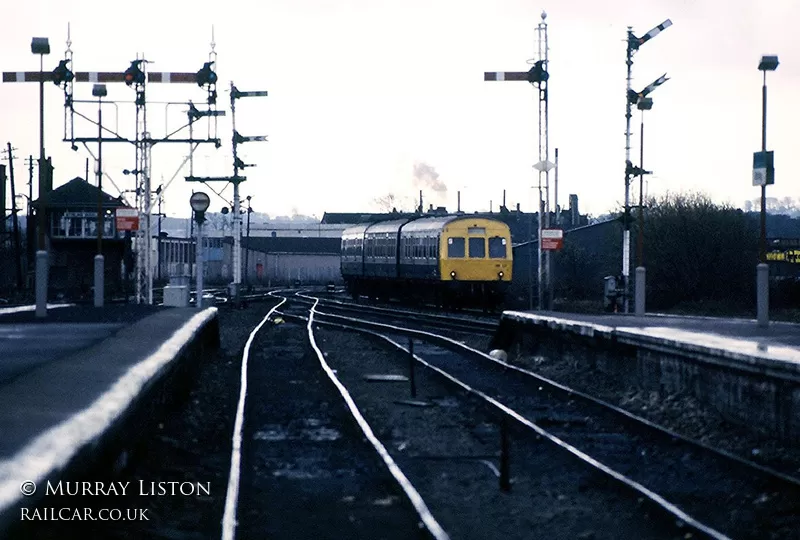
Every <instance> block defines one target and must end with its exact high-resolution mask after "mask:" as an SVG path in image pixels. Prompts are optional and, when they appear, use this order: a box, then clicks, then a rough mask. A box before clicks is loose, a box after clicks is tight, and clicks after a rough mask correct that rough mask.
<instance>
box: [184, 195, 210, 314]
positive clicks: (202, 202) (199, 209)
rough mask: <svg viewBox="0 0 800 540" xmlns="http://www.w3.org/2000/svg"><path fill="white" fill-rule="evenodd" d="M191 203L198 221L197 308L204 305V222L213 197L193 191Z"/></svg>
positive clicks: (196, 255) (196, 262)
mask: <svg viewBox="0 0 800 540" xmlns="http://www.w3.org/2000/svg"><path fill="white" fill-rule="evenodd" d="M189 204H190V205H191V207H192V210H194V219H195V221H197V244H196V245H195V249H194V254H195V266H197V269H196V271H195V275H196V276H197V293H196V297H197V309H201V308H202V307H203V222H204V221H205V220H206V218H205V213H206V210H208V205H209V204H211V199H210V198H209V196H208V195H207V194H206V193H203V192H202V191H196V192H194V193H192V196H191V197H190V198H189Z"/></svg>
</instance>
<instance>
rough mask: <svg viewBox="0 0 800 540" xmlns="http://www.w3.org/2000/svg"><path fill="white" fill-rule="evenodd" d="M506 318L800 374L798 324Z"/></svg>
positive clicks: (545, 314)
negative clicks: (776, 365) (771, 364)
mask: <svg viewBox="0 0 800 540" xmlns="http://www.w3.org/2000/svg"><path fill="white" fill-rule="evenodd" d="M503 317H508V318H514V319H529V320H531V322H534V321H538V322H539V323H540V324H547V325H548V326H555V327H561V328H565V329H566V328H569V327H571V328H573V329H578V330H580V329H584V328H585V329H587V330H594V331H600V332H614V333H616V334H617V335H619V336H631V337H632V336H640V337H642V338H647V339H650V340H652V341H661V342H663V343H664V344H665V345H676V346H693V347H697V348H698V349H699V348H702V349H707V350H711V351H713V350H717V351H720V352H722V353H724V354H725V356H728V357H731V356H736V357H742V358H745V357H747V358H753V359H755V358H760V359H769V360H774V361H780V362H785V363H788V364H792V365H794V366H795V367H796V368H797V371H798V373H800V324H795V323H787V322H778V321H773V322H770V323H769V325H768V326H767V327H760V326H758V325H757V323H756V321H755V320H754V319H734V318H720V317H696V316H680V315H655V314H654V315H645V316H641V317H639V316H635V315H625V314H607V315H605V314H597V315H594V314H582V313H565V312H556V311H506V312H504V313H503Z"/></svg>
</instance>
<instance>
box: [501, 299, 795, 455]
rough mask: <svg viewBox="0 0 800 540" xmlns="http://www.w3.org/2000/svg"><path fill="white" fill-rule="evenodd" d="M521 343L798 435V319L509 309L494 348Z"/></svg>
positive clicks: (767, 429) (777, 432) (756, 425)
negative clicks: (766, 323) (760, 323)
mask: <svg viewBox="0 0 800 540" xmlns="http://www.w3.org/2000/svg"><path fill="white" fill-rule="evenodd" d="M515 343H517V344H522V346H523V347H525V348H526V349H528V350H536V351H539V352H538V353H539V354H557V355H562V356H568V357H570V358H571V359H574V361H575V364H576V366H579V367H585V368H590V369H599V370H601V371H604V372H607V373H609V374H612V375H613V376H615V377H620V378H623V379H625V380H627V381H628V382H629V383H630V384H633V385H636V386H639V387H641V388H646V389H652V390H656V391H659V392H666V393H678V392H685V393H689V394H692V395H694V396H695V397H697V398H699V399H701V400H703V401H706V402H707V403H709V404H711V405H712V406H714V407H716V408H717V409H718V410H719V411H720V412H721V413H722V414H723V415H724V416H726V417H727V418H729V419H730V420H732V421H735V422H737V423H740V424H742V425H745V426H748V427H751V428H753V429H758V430H759V431H762V432H764V433H767V434H769V435H772V436H776V437H779V438H790V439H797V440H800V325H798V324H793V323H785V322H772V323H770V324H769V326H767V327H760V326H758V325H757V323H756V321H755V320H748V319H732V318H731V319H727V318H714V317H693V316H675V315H645V316H635V315H620V314H607V315H605V314H598V315H591V314H573V313H562V312H548V311H535V312H524V311H505V312H503V315H502V318H501V321H500V326H499V328H498V331H497V333H496V335H495V338H494V340H493V343H492V348H496V349H503V350H506V351H511V350H512V347H513V346H514V344H515Z"/></svg>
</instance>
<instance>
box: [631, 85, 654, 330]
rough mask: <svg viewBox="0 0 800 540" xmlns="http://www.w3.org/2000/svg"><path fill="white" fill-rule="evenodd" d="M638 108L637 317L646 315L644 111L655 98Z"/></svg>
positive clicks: (637, 104) (640, 100) (643, 99)
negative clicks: (640, 112) (639, 116)
mask: <svg viewBox="0 0 800 540" xmlns="http://www.w3.org/2000/svg"><path fill="white" fill-rule="evenodd" d="M636 108H637V109H639V110H640V111H642V114H641V123H640V125H639V128H640V132H639V133H640V134H639V168H640V169H641V170H640V172H639V226H638V227H637V229H638V230H637V231H636V263H637V266H636V280H635V285H634V287H635V294H636V297H635V299H634V313H635V314H636V315H640V316H641V315H644V314H645V299H646V297H645V287H646V275H647V273H646V272H647V271H646V269H645V266H644V175H645V174H647V171H645V170H644V111H649V110H650V109H652V108H653V98H649V97H640V98H639V101H637V103H636Z"/></svg>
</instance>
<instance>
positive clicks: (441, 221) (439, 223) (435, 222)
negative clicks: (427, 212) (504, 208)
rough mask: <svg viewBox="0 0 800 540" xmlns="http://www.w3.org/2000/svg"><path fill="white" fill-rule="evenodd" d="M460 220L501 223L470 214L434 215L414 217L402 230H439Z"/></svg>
mask: <svg viewBox="0 0 800 540" xmlns="http://www.w3.org/2000/svg"><path fill="white" fill-rule="evenodd" d="M462 220H466V221H469V220H488V221H495V222H497V223H503V222H502V221H498V220H495V219H490V218H487V217H485V216H480V215H478V216H471V215H466V214H465V215H455V216H436V217H427V218H421V219H415V220H414V221H412V222H410V223H408V224H407V225H406V226H405V227H403V232H420V231H441V230H442V229H444V228H445V226H446V225H448V224H450V223H453V222H454V221H462Z"/></svg>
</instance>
